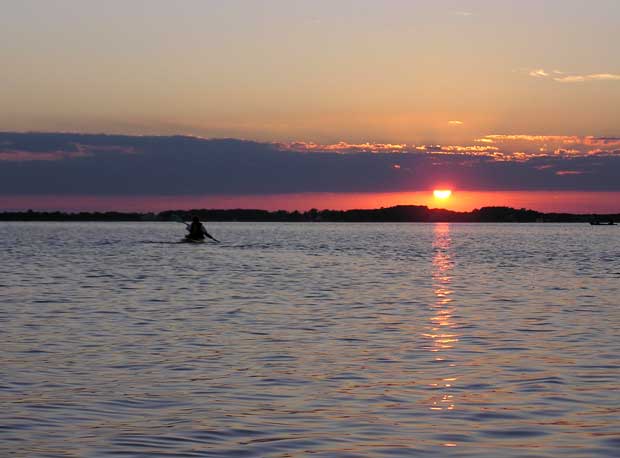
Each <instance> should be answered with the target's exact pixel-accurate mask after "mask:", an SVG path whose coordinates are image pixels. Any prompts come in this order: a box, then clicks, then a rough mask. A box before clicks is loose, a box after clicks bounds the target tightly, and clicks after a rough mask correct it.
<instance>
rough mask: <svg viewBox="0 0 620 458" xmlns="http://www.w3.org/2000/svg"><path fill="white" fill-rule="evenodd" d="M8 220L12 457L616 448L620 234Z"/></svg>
mask: <svg viewBox="0 0 620 458" xmlns="http://www.w3.org/2000/svg"><path fill="white" fill-rule="evenodd" d="M208 227H209V229H210V231H211V232H212V233H213V234H214V235H215V236H216V237H218V238H220V239H221V240H223V241H224V243H222V244H221V245H214V244H204V245H195V244H179V243H175V242H176V241H177V240H179V239H180V237H181V235H182V232H183V227H182V226H181V225H179V224H174V223H109V224H108V223H106V224H103V223H101V224H100V223H83V224H81V223H2V224H0V244H1V246H0V248H1V250H0V301H1V307H0V336H1V338H2V349H1V353H0V362H1V366H0V368H1V371H0V401H1V406H2V408H1V409H0V455H1V456H23V457H43V456H45V457H77V456H80V457H91V456H93V457H105V456H115V457H138V456H140V457H158V456H175V457H177V456H190V457H193V456H216V457H226V456H234V457H300V456H313V457H388V456H389V457H394V456H407V457H411V456H421V457H429V456H449V457H452V456H455V457H456V456H459V457H497V456H502V457H557V456H560V455H561V456H567V457H594V456H604V457H611V456H618V450H619V449H620V424H619V420H618V419H619V418H620V393H618V376H619V375H620V362H619V355H620V338H619V331H620V312H619V311H618V302H619V300H620V299H619V294H618V293H619V292H620V291H619V285H620V281H619V280H620V231H619V230H618V229H617V227H591V226H588V225H578V224H575V225H552V224H538V225H534V224H532V225H522V224H515V225H511V224H505V225H495V224H486V225H478V224H436V225H433V224H242V223H227V224H224V223H221V224H210V225H208Z"/></svg>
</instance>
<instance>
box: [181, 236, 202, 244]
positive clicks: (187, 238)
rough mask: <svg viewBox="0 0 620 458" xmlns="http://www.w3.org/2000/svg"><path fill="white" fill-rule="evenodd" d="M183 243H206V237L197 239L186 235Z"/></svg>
mask: <svg viewBox="0 0 620 458" xmlns="http://www.w3.org/2000/svg"><path fill="white" fill-rule="evenodd" d="M181 243H205V239H204V238H202V239H195V238H192V237H188V236H185V237H184V238H183V240H181Z"/></svg>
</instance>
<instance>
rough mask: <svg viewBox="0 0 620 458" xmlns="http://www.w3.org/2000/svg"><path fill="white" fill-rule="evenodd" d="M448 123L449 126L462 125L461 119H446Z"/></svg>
mask: <svg viewBox="0 0 620 458" xmlns="http://www.w3.org/2000/svg"><path fill="white" fill-rule="evenodd" d="M448 124H450V125H451V126H462V125H463V121H448Z"/></svg>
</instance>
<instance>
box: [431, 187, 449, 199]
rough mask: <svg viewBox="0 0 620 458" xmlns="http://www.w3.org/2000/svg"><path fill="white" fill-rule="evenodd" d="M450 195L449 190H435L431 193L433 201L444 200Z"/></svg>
mask: <svg viewBox="0 0 620 458" xmlns="http://www.w3.org/2000/svg"><path fill="white" fill-rule="evenodd" d="M451 195H452V191H451V190H450V189H435V190H434V191H433V196H435V199H442V200H445V199H447V198H448V197H450V196H451Z"/></svg>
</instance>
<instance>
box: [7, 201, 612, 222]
mask: <svg viewBox="0 0 620 458" xmlns="http://www.w3.org/2000/svg"><path fill="white" fill-rule="evenodd" d="M194 215H196V216H198V217H199V218H200V219H201V220H204V221H240V222H351V223H353V222H368V223H370V222H377V223H387V222H403V223H423V222H453V223H511V222H514V223H535V222H540V223H543V222H544V223H587V222H592V221H600V222H603V223H606V222H608V221H614V222H619V221H620V213H613V214H594V213H592V214H573V213H542V212H538V211H535V210H528V209H524V208H522V209H515V208H511V207H483V208H480V209H476V210H473V211H470V212H456V211H452V210H443V209H430V208H428V207H426V206H422V205H397V206H395V207H388V208H378V209H368V210H316V209H312V210H308V211H305V212H299V211H292V212H289V211H285V210H277V211H267V210H256V209H230V210H216V209H195V210H166V211H162V212H159V213H147V212H145V213H137V212H114V211H110V212H75V213H71V212H69V213H67V212H59V211H56V212H47V211H32V210H28V211H18V212H8V211H5V212H0V221H119V222H121V221H179V220H183V221H187V220H190V219H191V217H192V216H194Z"/></svg>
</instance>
